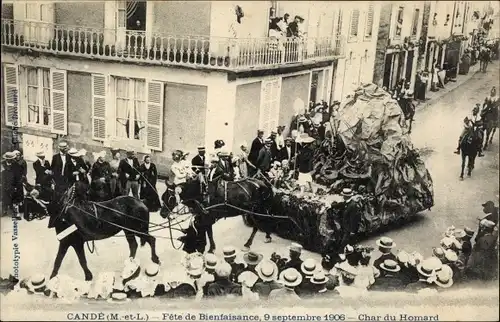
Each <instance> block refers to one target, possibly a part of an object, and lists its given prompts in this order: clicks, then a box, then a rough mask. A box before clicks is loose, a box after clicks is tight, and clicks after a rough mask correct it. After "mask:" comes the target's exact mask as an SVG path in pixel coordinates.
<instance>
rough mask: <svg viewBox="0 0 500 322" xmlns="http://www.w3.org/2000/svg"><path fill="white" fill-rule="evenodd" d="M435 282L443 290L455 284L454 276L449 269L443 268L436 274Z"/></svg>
mask: <svg viewBox="0 0 500 322" xmlns="http://www.w3.org/2000/svg"><path fill="white" fill-rule="evenodd" d="M434 284H436V285H437V286H438V287H439V288H440V289H438V291H442V290H444V289H447V288H450V287H451V286H452V285H453V278H452V275H451V274H450V272H449V271H446V270H441V271H440V272H438V273H437V274H436V277H435V280H434Z"/></svg>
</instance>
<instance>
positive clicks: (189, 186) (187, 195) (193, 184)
mask: <svg viewBox="0 0 500 322" xmlns="http://www.w3.org/2000/svg"><path fill="white" fill-rule="evenodd" d="M210 184H213V185H215V189H213V190H214V192H213V193H212V194H211V195H210V196H209V202H206V201H204V198H203V195H202V193H201V188H200V187H201V186H200V181H199V179H198V178H195V179H192V180H189V181H188V182H187V183H186V184H185V185H184V187H183V190H182V193H181V195H180V197H181V199H182V203H183V204H184V205H186V206H187V207H188V208H189V209H190V210H192V211H193V213H194V214H195V219H194V221H193V228H195V229H188V230H185V231H183V232H184V233H185V234H186V236H184V238H182V241H183V242H184V248H183V249H184V250H185V251H186V252H194V251H195V250H198V251H201V252H203V250H204V246H202V247H201V249H200V247H199V246H198V245H188V243H191V244H192V243H200V242H201V239H204V235H205V234H206V235H207V236H208V239H209V241H210V248H209V252H213V251H214V250H215V241H214V238H213V231H212V226H213V224H215V223H216V222H217V221H218V220H219V219H221V218H227V217H236V216H239V215H242V214H246V215H247V216H248V217H249V218H250V219H251V220H252V219H253V220H254V221H255V222H259V223H262V225H259V226H261V227H259V228H261V230H263V231H265V232H266V240H267V241H270V240H271V234H270V232H269V229H268V228H267V221H268V220H266V219H265V218H262V217H261V216H256V215H252V214H250V213H247V211H248V212H253V213H257V214H268V212H269V210H270V208H271V205H272V200H273V190H272V187H271V186H270V185H267V184H266V183H265V182H264V181H261V180H258V179H255V178H246V179H242V180H239V181H225V180H222V179H216V180H214V182H212V183H210ZM162 200H163V207H162V210H161V212H160V214H161V216H162V217H163V218H167V217H169V216H170V215H171V214H172V211H173V210H174V208H175V207H176V206H177V202H176V200H175V194H174V190H173V188H172V187H171V188H167V190H166V191H165V193H164V194H163V196H162ZM205 207H206V208H205ZM256 217H259V218H256ZM257 230H258V228H257V227H256V226H254V228H253V231H252V234H251V235H250V237H249V238H248V240H247V242H246V243H245V247H247V248H250V246H251V245H252V243H253V239H254V237H255V234H256V233H257ZM201 234H202V235H201ZM196 235H197V236H196ZM200 235H201V236H203V238H201V236H200Z"/></svg>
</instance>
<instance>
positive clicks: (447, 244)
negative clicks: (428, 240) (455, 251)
mask: <svg viewBox="0 0 500 322" xmlns="http://www.w3.org/2000/svg"><path fill="white" fill-rule="evenodd" d="M439 244H440V245H441V246H442V247H443V248H444V249H449V248H452V247H453V245H454V244H455V241H454V240H453V239H452V238H451V237H444V238H443V239H441V241H440V242H439Z"/></svg>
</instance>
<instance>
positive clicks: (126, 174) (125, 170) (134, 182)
mask: <svg viewBox="0 0 500 322" xmlns="http://www.w3.org/2000/svg"><path fill="white" fill-rule="evenodd" d="M139 166H140V165H139V160H137V158H136V156H135V152H134V151H132V150H129V151H127V157H126V158H124V159H122V160H121V161H120V165H119V172H120V180H121V182H122V187H123V188H124V189H123V195H124V196H128V195H129V194H130V191H131V190H132V195H133V196H134V197H135V198H137V199H139V179H140V177H141V175H140V173H139Z"/></svg>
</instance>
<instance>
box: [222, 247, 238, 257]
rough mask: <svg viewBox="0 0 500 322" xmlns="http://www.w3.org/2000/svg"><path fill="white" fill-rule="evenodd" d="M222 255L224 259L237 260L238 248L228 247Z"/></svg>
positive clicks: (223, 250)
mask: <svg viewBox="0 0 500 322" xmlns="http://www.w3.org/2000/svg"><path fill="white" fill-rule="evenodd" d="M222 254H223V256H224V258H235V257H236V247H234V246H226V247H224V248H223V249H222Z"/></svg>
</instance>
